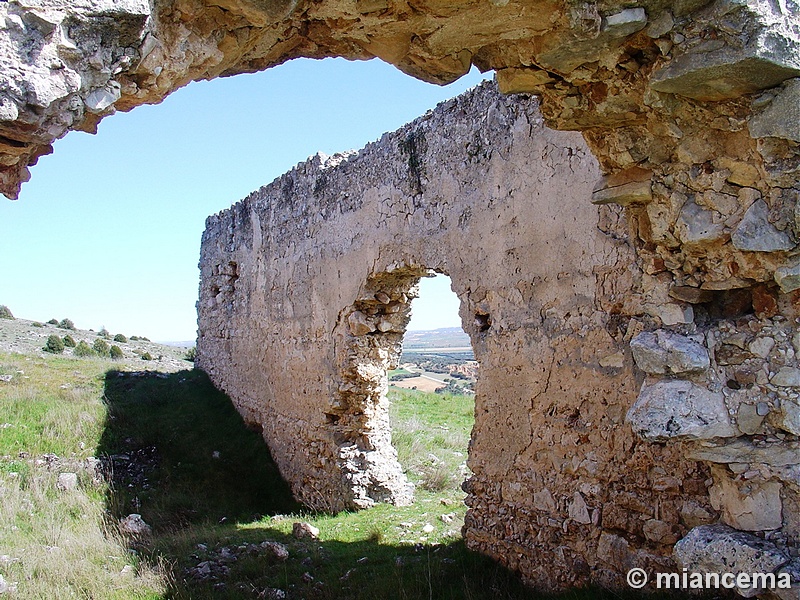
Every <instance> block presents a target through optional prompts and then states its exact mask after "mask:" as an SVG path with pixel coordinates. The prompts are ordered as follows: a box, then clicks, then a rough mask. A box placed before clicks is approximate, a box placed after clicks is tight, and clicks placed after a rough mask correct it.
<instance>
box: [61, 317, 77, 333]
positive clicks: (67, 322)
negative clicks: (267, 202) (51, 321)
mask: <svg viewBox="0 0 800 600" xmlns="http://www.w3.org/2000/svg"><path fill="white" fill-rule="evenodd" d="M58 326H59V327H60V328H61V329H71V330H72V331H75V323H73V322H72V320H71V319H61V321H59V323H58Z"/></svg>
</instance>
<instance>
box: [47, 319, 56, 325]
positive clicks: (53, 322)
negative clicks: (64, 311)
mask: <svg viewBox="0 0 800 600" xmlns="http://www.w3.org/2000/svg"><path fill="white" fill-rule="evenodd" d="M47 324H48V325H56V326H57V325H58V319H50V320H49V321H48V322H47Z"/></svg>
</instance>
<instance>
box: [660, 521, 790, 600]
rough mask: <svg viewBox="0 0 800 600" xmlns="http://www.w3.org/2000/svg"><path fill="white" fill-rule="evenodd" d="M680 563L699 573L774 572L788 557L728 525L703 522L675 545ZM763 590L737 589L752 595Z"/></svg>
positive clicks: (683, 566) (769, 543)
mask: <svg viewBox="0 0 800 600" xmlns="http://www.w3.org/2000/svg"><path fill="white" fill-rule="evenodd" d="M673 556H674V558H675V561H676V562H677V563H678V566H680V567H682V568H685V569H687V570H688V571H690V572H700V573H773V572H774V571H775V570H776V569H778V568H780V567H781V566H783V565H785V564H786V563H787V562H788V561H789V558H788V557H787V556H786V555H785V554H784V553H783V552H781V551H780V550H779V549H778V548H777V547H776V546H775V545H774V544H772V543H771V542H768V541H766V540H762V539H761V538H758V537H756V536H754V535H752V534H749V533H744V532H742V531H736V530H735V529H733V528H731V527H728V526H727V525H700V526H699V527H695V528H694V529H692V530H691V531H690V532H689V533H688V534H687V535H686V537H684V538H683V539H682V540H680V541H679V542H678V543H677V544H675V549H674V550H673ZM762 591H763V590H760V589H752V588H746V589H741V588H739V589H737V592H739V594H740V595H742V596H745V597H752V596H755V595H757V594H759V593H761V592H762Z"/></svg>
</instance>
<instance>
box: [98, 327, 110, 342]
mask: <svg viewBox="0 0 800 600" xmlns="http://www.w3.org/2000/svg"><path fill="white" fill-rule="evenodd" d="M97 335H99V336H100V337H102V338H106V339H107V340H110V339H111V334H110V333H109V332H108V329H106V326H105V325H103V326H102V327H101V328H100V331H98V332H97Z"/></svg>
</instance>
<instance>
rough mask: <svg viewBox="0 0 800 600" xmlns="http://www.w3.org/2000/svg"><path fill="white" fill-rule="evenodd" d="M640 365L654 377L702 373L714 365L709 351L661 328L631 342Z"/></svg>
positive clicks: (635, 358)
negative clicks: (709, 356) (711, 363)
mask: <svg viewBox="0 0 800 600" xmlns="http://www.w3.org/2000/svg"><path fill="white" fill-rule="evenodd" d="M631 350H632V351H633V359H634V360H635V361H636V365H637V366H638V367H639V368H640V369H641V370H642V371H644V372H645V373H650V374H651V375H678V374H681V373H700V372H702V371H705V370H706V369H708V366H709V364H710V362H709V358H708V351H707V350H706V349H705V348H704V347H703V346H702V345H701V344H698V343H697V342H695V341H694V340H690V339H689V338H687V337H685V336H682V335H678V334H675V333H671V332H669V331H664V330H663V329H659V330H656V331H652V332H651V331H645V332H643V333H640V334H639V335H637V336H636V337H635V338H633V340H631Z"/></svg>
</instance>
